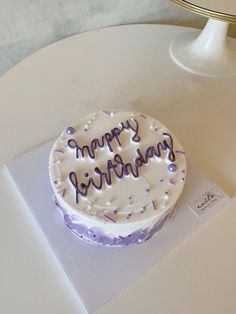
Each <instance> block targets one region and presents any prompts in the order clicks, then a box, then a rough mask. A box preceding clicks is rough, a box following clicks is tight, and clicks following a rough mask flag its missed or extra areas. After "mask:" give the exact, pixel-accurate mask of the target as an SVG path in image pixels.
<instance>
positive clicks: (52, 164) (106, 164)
mask: <svg viewBox="0 0 236 314" xmlns="http://www.w3.org/2000/svg"><path fill="white" fill-rule="evenodd" d="M49 174H50V181H51V185H52V188H53V190H54V193H55V199H56V205H57V206H58V208H59V209H60V211H61V212H62V214H63V217H64V221H65V224H66V226H67V227H68V228H69V229H71V230H72V231H73V233H74V234H75V235H77V236H78V237H79V238H81V239H83V240H86V241H88V242H90V243H96V244H100V245H107V246H123V245H126V246H127V245H130V244H137V243H142V242H144V241H146V240H148V239H150V238H151V237H152V236H153V235H154V234H155V233H156V232H157V231H158V230H160V229H161V228H162V226H163V225H164V223H165V222H166V221H167V219H168V218H169V217H171V215H172V214H173V211H174V208H175V206H176V203H177V201H178V199H179V197H180V195H181V193H182V191H183V187H184V182H185V177H186V157H185V153H184V151H183V149H182V147H181V146H180V144H179V142H178V140H177V139H176V138H175V136H174V135H172V134H171V132H170V131H169V130H168V129H167V128H166V127H165V126H164V125H162V124H161V123H160V122H159V121H157V120H155V119H153V118H151V117H149V116H147V115H144V114H142V113H137V112H126V111H118V110H104V111H98V112H95V113H92V114H90V115H88V116H86V117H84V118H82V119H81V120H79V121H78V122H76V123H74V124H72V125H70V126H68V127H67V128H66V129H65V130H64V131H63V132H62V133H61V135H60V136H59V137H58V139H57V140H56V142H55V144H54V145H53V147H52V150H51V152H50V156H49Z"/></svg>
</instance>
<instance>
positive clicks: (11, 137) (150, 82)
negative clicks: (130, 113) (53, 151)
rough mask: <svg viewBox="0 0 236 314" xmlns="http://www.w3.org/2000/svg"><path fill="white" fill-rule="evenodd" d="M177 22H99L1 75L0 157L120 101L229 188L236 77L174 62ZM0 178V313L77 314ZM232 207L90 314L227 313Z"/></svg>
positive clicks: (233, 257) (235, 180)
mask: <svg viewBox="0 0 236 314" xmlns="http://www.w3.org/2000/svg"><path fill="white" fill-rule="evenodd" d="M183 31H187V29H184V28H178V27H167V26H159V25H144V26H143V25H139V26H127V27H115V28H111V29H105V30H98V31H94V32H91V33H85V34H82V35H78V36H74V37H71V38H68V39H66V40H63V41H61V42H58V43H56V44H55V45H52V46H49V47H47V48H46V49H44V50H41V51H40V52H38V53H37V54H35V55H33V56H32V57H30V58H29V59H27V60H25V61H24V62H22V63H21V64H19V65H17V66H16V67H15V68H13V69H12V70H11V71H10V72H9V73H8V74H7V75H5V76H4V77H3V78H1V80H0V106H1V115H0V125H1V131H2V132H1V133H0V142H1V155H0V158H1V162H4V161H6V160H9V159H10V158H12V157H13V156H16V155H17V154H20V153H23V152H24V151H26V150H28V149H30V148H32V147H35V146H37V145H39V144H40V143H42V142H45V141H47V140H48V139H50V138H53V137H55V136H56V135H57V134H58V133H59V132H60V130H61V129H63V128H65V127H66V126H67V125H68V123H70V122H71V121H72V120H74V118H75V117H78V116H83V115H85V114H86V113H89V112H91V111H95V110H98V109H101V108H104V107H108V106H110V105H111V104H112V106H113V107H122V104H125V103H128V102H129V103H132V105H133V109H135V110H137V111H145V112H146V113H147V114H150V115H152V116H154V117H155V118H157V119H158V120H160V121H162V122H163V123H164V124H165V125H168V127H169V128H170V129H171V130H172V132H174V133H175V134H176V136H177V137H178V138H179V139H180V141H181V143H182V145H183V147H185V150H186V151H187V152H188V154H189V155H190V157H191V158H192V159H193V160H194V161H195V162H197V163H198V164H199V165H200V166H201V167H202V168H203V169H204V170H205V171H206V173H207V174H208V175H210V177H211V178H212V179H213V180H215V181H216V182H217V183H218V184H219V185H220V186H221V187H223V188H224V189H225V190H226V191H227V192H229V193H230V194H231V195H234V194H235V191H236V176H235V173H236V164H235V153H236V148H235V145H234V134H235V133H236V125H235V116H236V107H235V104H234V103H235V98H236V90H235V83H236V79H235V76H231V77H230V78H220V79H208V78H204V77H199V76H195V75H193V74H190V73H188V72H185V71H183V70H181V69H180V68H179V67H177V66H176V65H175V64H174V63H173V62H172V60H171V59H170V57H169V54H168V47H169V44H170V42H171V41H172V40H173V39H174V38H176V36H178V35H179V34H181V33H182V32H183ZM108 43H109V44H108ZM65 104H66V105H67V108H65ZM123 108H125V105H123ZM1 186H2V188H1V189H0V195H1V211H0V221H1V237H0V244H1V247H2V248H3V250H4V254H3V257H2V260H1V263H2V267H1V269H2V271H3V273H2V278H3V279H2V281H1V282H2V283H1V289H0V290H1V294H0V295H1V296H0V298H1V300H0V301H1V302H0V310H1V312H3V313H14V312H16V313H24V314H28V313H30V314H31V313H34V314H38V313H49V314H51V313H70V314H72V313H78V312H79V311H78V307H77V305H76V300H75V299H73V298H72V296H71V294H70V292H68V290H67V288H66V287H65V286H64V283H63V278H61V277H60V275H59V273H57V271H55V268H56V267H55V265H56V263H55V260H54V259H53V258H52V257H51V256H50V253H49V251H48V249H47V245H46V244H45V242H44V241H43V239H42V238H40V237H39V236H38V234H37V232H36V231H35V226H34V224H33V225H32V221H31V220H30V219H29V220H28V218H27V217H26V215H25V211H24V210H22V206H21V204H20V203H19V200H17V199H15V198H13V197H12V195H11V194H10V187H9V185H8V184H7V183H6V181H5V179H4V178H3V177H2V176H1ZM235 204H236V203H235V201H234V202H232V203H231V205H230V206H227V208H226V209H225V210H223V211H222V212H221V213H220V214H219V215H217V216H216V217H215V218H214V219H213V220H211V221H210V222H209V223H208V224H207V225H205V226H204V228H202V229H201V230H200V231H199V232H198V233H197V234H196V235H194V236H193V237H191V238H190V239H189V240H188V241H186V242H185V243H184V245H183V246H181V247H180V248H178V249H177V250H176V251H174V252H172V253H171V254H170V255H169V256H168V257H167V258H165V259H163V260H162V261H161V262H160V263H159V265H158V267H153V269H152V270H151V271H150V272H148V273H146V274H145V275H144V276H142V277H141V278H140V280H139V281H138V282H137V283H136V284H134V285H133V286H132V287H130V288H129V289H128V290H127V291H125V292H123V293H122V294H121V296H120V297H119V298H118V299H117V300H114V301H113V302H112V303H110V304H109V305H108V306H107V307H106V308H104V309H103V310H102V311H101V313H111V312H112V313H121V311H123V312H127V313H144V312H145V311H146V312H147V313H156V311H157V308H158V309H159V311H160V312H161V313H162V314H172V313H177V314H179V313H181V314H185V313H186V314H187V313H189V312H190V311H191V313H193V314H195V313H207V314H208V313H214V314H221V313H222V312H225V313H230V314H233V313H235V312H236V305H235V302H234V297H235V291H236V274H235V271H234V268H235V267H234V265H235V263H236V253H235V250H234V247H235V237H236V231H235V223H236V214H235V210H234V207H235ZM32 227H33V228H32ZM13 230H14V231H13ZM16 235H17V237H16ZM154 277H155V280H153V278H154ZM13 300H14V302H13ZM170 300H171V302H170Z"/></svg>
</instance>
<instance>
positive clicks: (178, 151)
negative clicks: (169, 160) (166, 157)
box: [175, 150, 185, 155]
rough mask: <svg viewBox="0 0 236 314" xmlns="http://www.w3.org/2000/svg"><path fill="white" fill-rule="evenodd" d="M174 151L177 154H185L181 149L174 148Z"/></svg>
mask: <svg viewBox="0 0 236 314" xmlns="http://www.w3.org/2000/svg"><path fill="white" fill-rule="evenodd" d="M175 152H176V153H177V154H183V155H185V152H184V151H182V150H176V151H175Z"/></svg>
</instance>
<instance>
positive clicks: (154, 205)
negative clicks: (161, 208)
mask: <svg viewBox="0 0 236 314" xmlns="http://www.w3.org/2000/svg"><path fill="white" fill-rule="evenodd" d="M152 205H153V208H154V209H155V210H156V209H157V208H156V204H155V203H154V201H152Z"/></svg>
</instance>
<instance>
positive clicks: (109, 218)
mask: <svg viewBox="0 0 236 314" xmlns="http://www.w3.org/2000/svg"><path fill="white" fill-rule="evenodd" d="M104 217H105V218H107V219H108V220H110V221H112V222H116V221H115V220H114V219H112V218H111V217H109V216H107V215H104Z"/></svg>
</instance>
